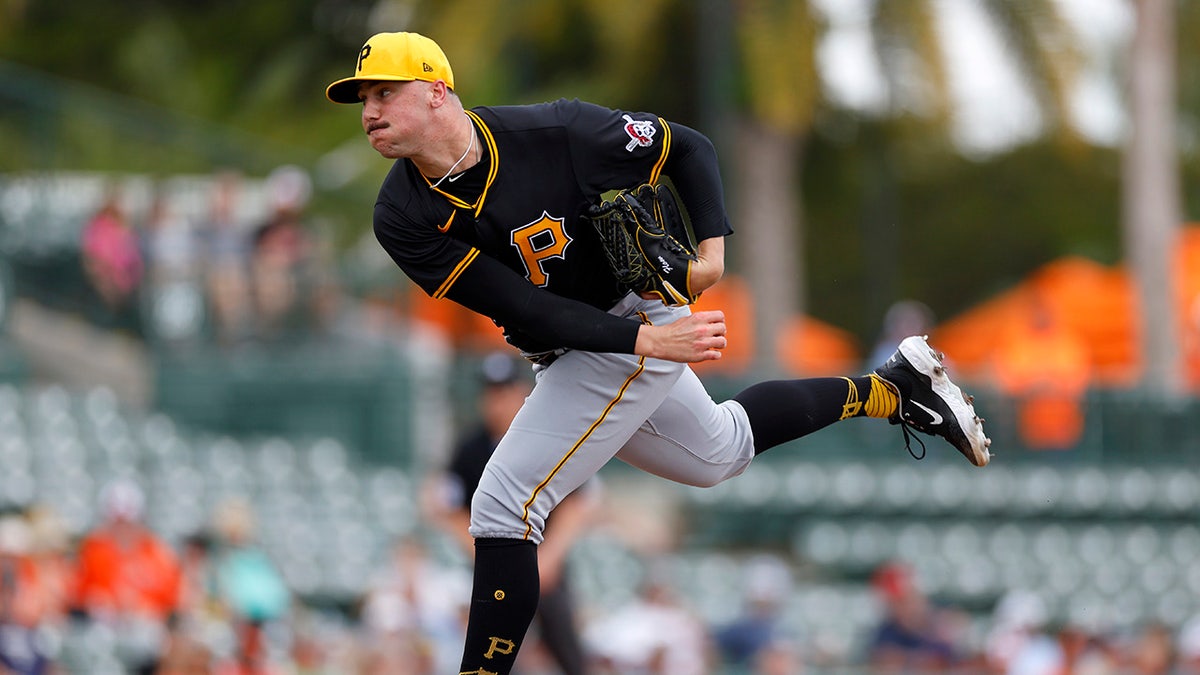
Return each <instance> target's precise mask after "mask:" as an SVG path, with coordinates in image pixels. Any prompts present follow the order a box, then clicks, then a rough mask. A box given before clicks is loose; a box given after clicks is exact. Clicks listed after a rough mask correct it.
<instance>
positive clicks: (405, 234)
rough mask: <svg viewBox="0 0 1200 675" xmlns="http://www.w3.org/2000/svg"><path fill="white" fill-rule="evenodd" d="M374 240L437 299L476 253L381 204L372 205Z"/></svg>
mask: <svg viewBox="0 0 1200 675" xmlns="http://www.w3.org/2000/svg"><path fill="white" fill-rule="evenodd" d="M375 238H376V239H378V240H379V244H380V245H381V246H382V247H383V249H384V250H385V251H387V252H388V255H390V256H391V257H392V260H393V261H395V263H396V265H397V266H399V267H400V269H401V270H403V271H404V274H405V275H407V276H408V278H410V279H412V280H413V282H414V283H416V284H417V285H418V286H420V287H421V290H423V291H425V292H426V293H427V294H429V295H430V296H432V297H435V298H440V297H443V296H444V295H445V294H446V290H447V289H449V288H450V286H452V285H453V284H454V281H455V279H456V278H457V277H458V275H459V274H461V273H462V270H463V269H465V268H466V266H467V265H469V264H470V263H471V260H472V259H473V258H474V257H475V256H476V255H478V254H479V251H478V250H476V249H475V248H473V247H471V246H470V245H468V244H466V243H465V242H462V241H460V240H458V239H455V238H453V237H448V236H446V235H444V234H443V233H441V232H439V231H438V229H437V226H434V225H429V224H422V223H418V222H415V221H413V220H412V219H410V218H408V217H406V216H405V215H404V214H403V213H401V212H399V211H397V210H396V209H394V208H392V207H390V206H388V205H387V204H386V203H384V202H379V203H378V204H376V205H375Z"/></svg>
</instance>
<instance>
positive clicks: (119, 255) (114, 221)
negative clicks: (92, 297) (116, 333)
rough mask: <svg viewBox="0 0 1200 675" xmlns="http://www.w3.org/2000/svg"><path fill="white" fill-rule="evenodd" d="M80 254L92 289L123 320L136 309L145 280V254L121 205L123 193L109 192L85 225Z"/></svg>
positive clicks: (112, 314)
mask: <svg viewBox="0 0 1200 675" xmlns="http://www.w3.org/2000/svg"><path fill="white" fill-rule="evenodd" d="M80 255H81V257H82V262H83V271H84V274H85V275H86V276H87V279H88V281H89V282H90V283H91V285H92V288H93V289H94V290H95V291H96V294H97V295H98V296H99V297H100V300H101V301H102V302H103V303H104V305H105V307H107V309H108V310H109V312H110V313H111V316H110V317H108V318H109V319H110V320H114V321H120V320H122V319H123V318H124V317H125V316H126V313H127V312H128V311H130V310H131V309H133V306H134V302H133V301H134V299H135V293H136V292H137V291H138V288H139V285H140V284H141V281H142V265H143V263H142V254H141V247H140V245H139V242H138V236H137V233H136V232H135V231H134V229H133V227H132V225H130V223H129V219H128V217H127V216H126V214H125V210H124V208H123V207H122V205H121V193H120V191H118V190H116V189H112V190H109V192H108V193H107V194H106V195H105V197H104V201H103V202H102V203H101V204H100V208H99V209H97V210H96V212H95V213H94V214H93V215H92V217H91V218H89V219H88V221H87V223H86V224H84V227H83V232H82V241H81V245H80Z"/></svg>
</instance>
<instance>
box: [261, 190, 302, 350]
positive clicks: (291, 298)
mask: <svg viewBox="0 0 1200 675" xmlns="http://www.w3.org/2000/svg"><path fill="white" fill-rule="evenodd" d="M310 192H311V186H310V183H309V179H308V175H307V174H305V173H304V172H303V171H302V170H300V169H299V168H297V167H293V166H283V167H280V168H278V169H276V170H275V171H273V172H271V175H270V176H268V177H267V194H268V198H269V200H270V203H271V215H270V217H269V218H268V219H267V221H266V222H265V223H263V224H262V225H260V226H259V227H258V228H257V229H256V230H255V232H254V237H253V247H252V253H251V258H250V261H251V264H250V270H251V280H252V288H253V291H254V307H255V317H256V320H257V322H258V334H259V337H262V338H265V339H278V338H280V337H284V336H286V335H288V334H289V333H295V332H296V331H298V330H302V329H304V328H309V327H311V326H310V325H309V324H310V322H311V320H312V315H311V312H310V311H309V310H311V309H312V307H311V306H310V304H309V302H308V301H309V300H310V293H309V292H310V291H311V285H312V282H313V279H312V278H311V274H312V273H313V272H314V270H312V269H311V264H312V254H313V251H312V242H311V241H310V240H309V234H308V232H307V231H306V229H305V226H304V222H303V213H304V208H305V206H306V205H307V203H308V199H309V194H310Z"/></svg>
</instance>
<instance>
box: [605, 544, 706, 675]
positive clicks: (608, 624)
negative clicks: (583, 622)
mask: <svg viewBox="0 0 1200 675" xmlns="http://www.w3.org/2000/svg"><path fill="white" fill-rule="evenodd" d="M584 637H585V640H586V643H587V645H588V651H589V653H590V654H592V655H593V659H594V660H595V662H596V664H597V669H598V670H599V672H602V673H621V674H624V673H638V674H645V675H702V674H703V673H708V672H711V668H710V666H711V665H712V664H710V663H709V660H710V658H709V655H710V648H711V647H710V645H709V643H708V640H707V635H706V628H705V626H704V623H703V622H702V621H701V619H700V618H699V617H698V616H697V615H696V613H695V612H693V611H692V610H691V609H689V608H687V607H684V606H683V605H681V604H680V603H679V602H678V600H677V599H676V596H675V589H674V588H673V587H672V586H671V582H670V577H669V576H668V575H667V574H666V570H664V569H662V568H659V567H657V566H656V565H654V564H652V565H650V566H649V567H648V571H647V572H646V574H645V576H644V578H643V580H642V583H641V585H640V587H639V589H638V594H637V596H636V597H635V598H633V600H632V601H631V602H630V603H628V604H626V605H625V606H623V607H619V608H617V610H616V611H614V612H612V613H610V614H608V615H607V616H603V617H601V618H599V619H598V620H596V621H593V622H592V623H591V624H590V625H588V627H587V628H586V629H585V631H584Z"/></svg>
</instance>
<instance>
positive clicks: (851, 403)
mask: <svg viewBox="0 0 1200 675" xmlns="http://www.w3.org/2000/svg"><path fill="white" fill-rule="evenodd" d="M842 379H843V380H845V381H846V387H847V389H849V391H847V392H846V403H845V405H843V406H842V416H841V417H839V418H838V421H839V422H840V421H842V420H846V419H850V418H851V417H854V416H856V415H858V413H859V411H860V410H862V407H863V404H862V403H860V402H859V400H858V387H856V386H854V380H851V379H850V378H848V377H843V378H842Z"/></svg>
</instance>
